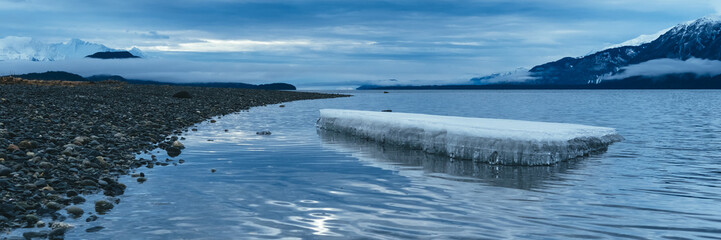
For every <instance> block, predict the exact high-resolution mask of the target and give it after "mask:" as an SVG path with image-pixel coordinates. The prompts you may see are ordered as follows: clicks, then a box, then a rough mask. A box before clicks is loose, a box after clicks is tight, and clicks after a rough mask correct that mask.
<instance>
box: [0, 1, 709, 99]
mask: <svg viewBox="0 0 721 240" xmlns="http://www.w3.org/2000/svg"><path fill="white" fill-rule="evenodd" d="M715 6H716V5H715V4H714V3H713V1H708V0H694V1H674V0H667V1H654V2H648V1H640V0H629V1H591V0H581V1H570V2H569V1H561V0H550V1H541V0H519V1H497V0H443V1H408V0H398V1H376V0H369V1H333V0H289V1H280V0H264V1H260V0H235V1H234V0H210V1H200V0H180V1H170V0H161V1H141V0H127V1H110V0H99V1H93V3H92V4H88V3H87V2H85V1H80V0H64V1H49V0H24V1H23V0H0V14H2V15H3V18H4V19H13V20H12V21H5V22H4V23H3V24H0V33H2V34H3V35H0V38H3V37H7V36H20V37H33V38H34V39H38V40H40V41H44V42H65V41H68V40H69V39H71V38H80V39H83V40H86V41H90V42H95V43H101V44H104V45H106V46H108V47H110V48H117V49H129V48H131V47H133V46H137V47H139V48H140V49H142V50H144V51H146V52H150V53H149V54H151V55H155V56H158V57H160V58H165V59H174V60H178V61H186V62H193V61H195V62H215V63H219V64H216V65H221V66H226V65H232V66H233V67H236V68H243V69H246V68H247V67H243V66H255V65H262V66H265V67H264V68H262V69H267V71H269V72H266V73H265V74H258V75H257V77H258V78H257V79H254V81H256V82H267V81H297V82H296V84H298V85H299V86H303V85H304V84H305V85H308V86H317V85H344V84H352V83H353V84H354V83H356V82H358V81H363V82H365V81H385V79H398V80H399V81H407V82H413V81H422V82H435V83H446V81H448V82H458V81H464V80H465V81H467V80H468V79H470V78H472V77H476V76H481V75H486V74H490V73H494V72H501V71H509V70H513V69H515V68H517V67H531V66H533V65H536V64H540V63H544V62H547V61H553V60H556V59H559V58H561V57H565V56H579V55H584V54H586V53H589V52H591V51H593V50H599V49H603V48H604V47H606V46H610V45H612V44H615V43H619V42H624V41H626V40H628V39H632V38H634V37H636V36H639V35H641V34H652V33H654V32H657V31H659V30H661V29H665V28H668V27H670V26H673V25H675V24H676V23H679V22H683V21H687V20H692V19H695V18H698V17H700V16H704V15H708V14H712V13H714V12H715V10H714V7H715ZM220 63H222V64H220ZM213 69H215V70H218V71H226V72H234V71H235V70H234V69H226V70H222V69H218V68H213ZM299 69H300V70H299ZM315 71H324V72H315ZM286 73H287V74H286ZM111 74H112V73H111ZM247 75H251V76H255V75H254V74H247ZM321 76H322V77H321ZM271 77H272V78H275V79H271ZM281 77H282V78H281Z"/></svg>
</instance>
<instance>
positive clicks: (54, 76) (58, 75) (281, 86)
mask: <svg viewBox="0 0 721 240" xmlns="http://www.w3.org/2000/svg"><path fill="white" fill-rule="evenodd" d="M5 77H8V76H5ZM12 77H17V78H22V79H27V80H50V81H54V80H59V81H75V82H102V81H108V80H109V81H118V82H125V83H129V84H142V85H176V86H192V87H222V88H246V89H264V90H296V87H295V86H293V85H291V84H288V83H270V84H259V85H255V84H247V83H230V82H190V83H169V82H160V81H153V80H139V79H126V78H124V77H122V76H118V75H93V76H90V77H83V76H80V75H77V74H74V73H69V72H63V71H48V72H43V73H27V74H20V75H12Z"/></svg>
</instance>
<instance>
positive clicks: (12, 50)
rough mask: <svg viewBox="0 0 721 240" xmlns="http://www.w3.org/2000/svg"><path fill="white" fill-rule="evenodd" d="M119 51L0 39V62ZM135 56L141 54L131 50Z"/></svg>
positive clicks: (75, 43)
mask: <svg viewBox="0 0 721 240" xmlns="http://www.w3.org/2000/svg"><path fill="white" fill-rule="evenodd" d="M110 51H120V50H116V49H112V48H109V47H106V46H105V45H102V44H97V43H91V42H86V41H83V40H80V39H71V40H70V41H68V42H63V43H44V42H41V41H38V40H36V39H33V38H29V37H13V36H10V37H5V38H1V39H0V60H29V61H57V60H66V59H79V58H84V57H85V56H88V55H91V54H94V53H97V52H110ZM130 52H131V53H132V54H133V55H135V56H140V57H142V56H143V53H142V52H141V51H140V50H139V49H137V48H133V49H131V50H130Z"/></svg>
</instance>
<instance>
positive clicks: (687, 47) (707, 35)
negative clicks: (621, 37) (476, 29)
mask: <svg viewBox="0 0 721 240" xmlns="http://www.w3.org/2000/svg"><path fill="white" fill-rule="evenodd" d="M660 33H662V34H658V37H656V36H655V35H654V36H650V35H643V36H642V37H643V38H639V39H634V40H631V41H627V43H628V44H629V45H621V46H619V45H617V46H614V47H611V48H607V49H604V50H601V51H599V52H595V53H592V54H589V55H586V56H581V57H566V58H562V59H559V60H557V61H553V62H549V63H545V64H541V65H538V66H535V67H533V68H531V69H528V70H526V69H517V70H515V71H511V72H507V73H496V74H491V75H488V76H483V77H477V78H473V79H471V80H470V82H469V84H465V85H437V86H361V87H360V88H359V89H418V88H421V89H504V88H511V89H537V88H576V89H596V88H721V84H719V83H717V81H715V79H721V61H719V60H721V18H719V17H704V18H700V19H697V20H695V21H690V22H686V23H682V24H679V25H677V26H675V27H672V28H670V29H669V30H667V31H665V32H660Z"/></svg>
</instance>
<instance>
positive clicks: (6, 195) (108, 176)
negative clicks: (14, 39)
mask: <svg viewBox="0 0 721 240" xmlns="http://www.w3.org/2000/svg"><path fill="white" fill-rule="evenodd" d="M181 91H187V92H189V93H190V95H191V96H192V98H176V97H173V95H174V94H175V93H178V92H181ZM346 96H348V95H339V94H323V93H308V92H290V91H267V90H250V89H227V88H203V87H184V86H167V85H159V86H148V85H132V84H93V85H76V86H48V85H27V84H13V85H0V189H1V190H0V199H2V201H1V203H0V230H2V231H3V232H6V231H8V230H11V229H15V228H21V227H36V226H37V225H39V222H38V221H39V220H40V219H41V218H52V219H53V221H54V222H62V221H63V220H65V219H66V217H65V215H63V214H60V212H61V211H62V212H65V211H67V210H68V209H69V208H71V207H72V206H73V205H74V204H79V203H83V202H85V199H84V198H83V197H82V195H86V194H93V193H101V192H102V193H103V194H104V195H106V196H111V197H112V196H118V195H122V194H123V193H124V190H125V185H123V184H121V183H118V182H117V179H118V177H119V176H121V175H127V174H129V173H130V171H131V170H132V169H135V168H138V167H141V166H144V165H146V164H155V163H153V162H147V161H148V160H145V161H141V160H140V159H135V156H136V154H138V153H142V152H147V151H151V150H153V149H156V148H162V149H165V150H168V151H175V150H178V151H179V149H176V148H175V147H174V146H173V142H174V141H176V140H177V136H180V135H181V134H182V133H183V132H184V131H188V128H189V127H191V126H193V125H194V124H197V123H200V122H203V121H206V120H209V119H211V118H212V117H215V116H222V115H227V114H231V113H234V112H238V111H242V110H247V109H249V108H250V107H256V106H264V105H269V104H277V103H283V102H289V101H297V100H311V99H322V98H335V97H346ZM211 122H213V121H211ZM171 136H173V137H171ZM181 141H182V140H181ZM180 148H182V147H180ZM155 161H157V160H155ZM96 211H97V209H96ZM68 215H71V214H68ZM80 216H81V217H83V218H85V217H88V219H89V220H92V218H93V217H94V216H95V215H94V213H84V214H83V213H81V214H80ZM95 218H97V217H95ZM58 229H61V228H58ZM53 231H55V230H53ZM59 232H64V230H59ZM51 233H52V232H51Z"/></svg>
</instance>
